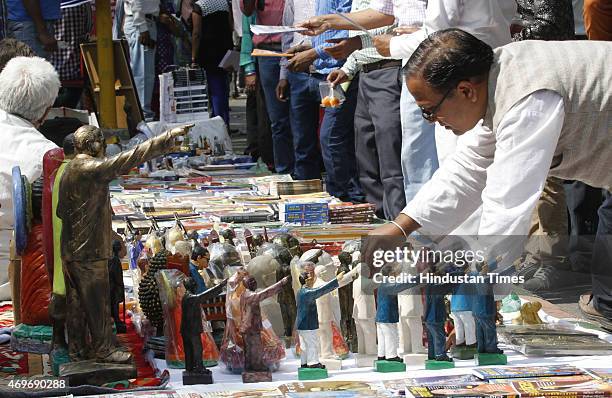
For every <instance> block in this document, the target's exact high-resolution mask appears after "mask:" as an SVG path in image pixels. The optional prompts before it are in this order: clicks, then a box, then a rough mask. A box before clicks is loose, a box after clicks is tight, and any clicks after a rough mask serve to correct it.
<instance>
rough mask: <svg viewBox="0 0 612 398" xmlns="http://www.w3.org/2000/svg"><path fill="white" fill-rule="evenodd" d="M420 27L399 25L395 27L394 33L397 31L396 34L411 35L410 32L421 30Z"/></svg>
mask: <svg viewBox="0 0 612 398" xmlns="http://www.w3.org/2000/svg"><path fill="white" fill-rule="evenodd" d="M419 29H420V28H419V27H417V26H398V27H397V28H395V29H393V33H395V34H396V35H398V36H399V35H409V34H410V33H414V32H416V31H417V30H419Z"/></svg>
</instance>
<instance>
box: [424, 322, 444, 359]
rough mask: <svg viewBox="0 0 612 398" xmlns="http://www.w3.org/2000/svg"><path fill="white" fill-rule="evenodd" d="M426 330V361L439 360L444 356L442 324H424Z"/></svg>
mask: <svg viewBox="0 0 612 398" xmlns="http://www.w3.org/2000/svg"><path fill="white" fill-rule="evenodd" d="M425 327H426V328H427V359H439V358H440V357H441V356H443V355H444V354H446V334H445V333H444V323H442V322H425Z"/></svg>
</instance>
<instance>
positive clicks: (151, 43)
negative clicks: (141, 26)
mask: <svg viewBox="0 0 612 398" xmlns="http://www.w3.org/2000/svg"><path fill="white" fill-rule="evenodd" d="M138 42H139V43H140V44H142V45H143V46H145V47H149V48H154V47H155V40H153V39H151V35H150V34H149V31H148V30H147V31H144V32H140V37H139V38H138Z"/></svg>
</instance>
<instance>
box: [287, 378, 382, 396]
mask: <svg viewBox="0 0 612 398" xmlns="http://www.w3.org/2000/svg"><path fill="white" fill-rule="evenodd" d="M278 390H279V391H280V392H281V393H282V394H284V395H285V396H287V397H301V398H304V397H309V398H312V397H334V398H336V397H360V396H376V395H377V392H376V390H373V389H372V387H371V386H370V384H368V383H364V382H359V381H319V382H292V383H286V384H283V385H281V386H279V387H278Z"/></svg>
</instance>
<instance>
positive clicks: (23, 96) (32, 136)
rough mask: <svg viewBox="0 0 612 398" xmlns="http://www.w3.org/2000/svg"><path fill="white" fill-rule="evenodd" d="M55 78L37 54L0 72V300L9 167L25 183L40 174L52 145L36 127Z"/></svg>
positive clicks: (4, 294)
mask: <svg viewBox="0 0 612 398" xmlns="http://www.w3.org/2000/svg"><path fill="white" fill-rule="evenodd" d="M59 88H60V81H59V78H58V76H57V72H56V71H55V69H54V68H53V66H52V65H51V64H50V63H49V62H47V61H45V60H44V59H42V58H38V57H33V58H32V57H16V58H13V59H11V60H10V61H9V62H8V63H7V64H6V66H5V68H4V70H2V73H0V140H1V142H2V150H0V300H6V299H10V298H11V293H10V291H11V290H10V285H9V283H8V264H9V242H10V240H11V236H12V229H13V222H14V220H13V203H12V194H11V192H12V177H11V170H12V169H13V167H14V166H19V167H20V168H21V174H23V175H25V176H26V177H27V178H28V180H29V181H34V180H36V179H38V178H39V177H40V176H41V174H42V168H43V166H42V160H43V156H44V154H45V153H46V152H47V151H48V150H50V149H53V148H56V147H57V146H56V145H55V144H54V143H52V142H51V141H49V140H47V139H46V138H45V137H44V136H43V135H42V134H41V133H40V132H39V131H38V130H37V129H38V128H39V127H40V125H41V124H42V122H43V121H44V120H45V117H46V115H47V113H48V111H49V109H50V108H51V106H52V105H53V102H54V101H55V97H57V93H58V91H59Z"/></svg>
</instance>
